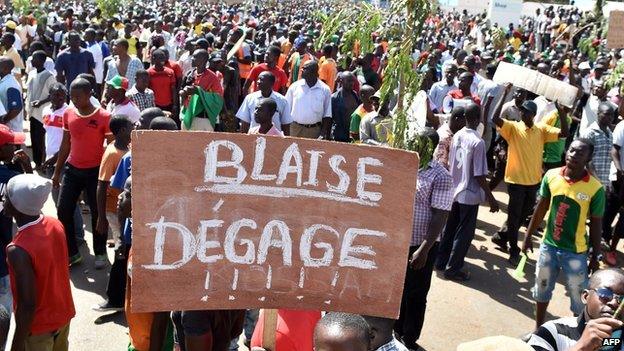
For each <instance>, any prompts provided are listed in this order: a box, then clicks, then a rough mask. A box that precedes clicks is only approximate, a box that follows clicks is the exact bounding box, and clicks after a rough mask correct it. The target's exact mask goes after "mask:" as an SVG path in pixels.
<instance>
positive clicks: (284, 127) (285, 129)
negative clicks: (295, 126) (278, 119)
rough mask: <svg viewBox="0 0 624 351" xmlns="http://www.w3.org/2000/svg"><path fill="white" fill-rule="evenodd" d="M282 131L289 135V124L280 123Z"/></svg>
mask: <svg viewBox="0 0 624 351" xmlns="http://www.w3.org/2000/svg"><path fill="white" fill-rule="evenodd" d="M282 132H283V133H284V135H285V136H289V135H290V124H282Z"/></svg>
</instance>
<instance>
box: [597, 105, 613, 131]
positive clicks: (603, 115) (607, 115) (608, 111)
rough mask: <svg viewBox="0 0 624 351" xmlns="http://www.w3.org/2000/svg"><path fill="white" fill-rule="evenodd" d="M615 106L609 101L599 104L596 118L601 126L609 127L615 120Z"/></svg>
mask: <svg viewBox="0 0 624 351" xmlns="http://www.w3.org/2000/svg"><path fill="white" fill-rule="evenodd" d="M615 112H616V108H615V106H614V105H613V104H612V103H610V102H607V101H603V102H601V103H600V104H599V105H598V113H597V118H596V120H597V121H598V125H600V126H601V127H608V126H609V125H611V124H613V122H614V121H615Z"/></svg>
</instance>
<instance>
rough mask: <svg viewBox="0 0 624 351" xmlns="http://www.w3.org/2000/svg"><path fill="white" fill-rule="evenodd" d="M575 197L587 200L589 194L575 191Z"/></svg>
mask: <svg viewBox="0 0 624 351" xmlns="http://www.w3.org/2000/svg"><path fill="white" fill-rule="evenodd" d="M576 198H577V199H579V200H581V201H589V195H587V194H585V193H577V194H576Z"/></svg>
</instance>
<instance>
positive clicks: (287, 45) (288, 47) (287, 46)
mask: <svg viewBox="0 0 624 351" xmlns="http://www.w3.org/2000/svg"><path fill="white" fill-rule="evenodd" d="M292 47H293V44H292V43H291V42H290V41H288V40H284V42H283V43H282V47H281V49H282V54H284V55H288V54H290V50H291V49H292Z"/></svg>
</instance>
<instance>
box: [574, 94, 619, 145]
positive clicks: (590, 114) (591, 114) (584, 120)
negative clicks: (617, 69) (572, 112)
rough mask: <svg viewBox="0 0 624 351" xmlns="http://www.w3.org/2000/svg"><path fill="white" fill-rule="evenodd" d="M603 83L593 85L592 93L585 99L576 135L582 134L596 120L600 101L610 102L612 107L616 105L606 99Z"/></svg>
mask: <svg viewBox="0 0 624 351" xmlns="http://www.w3.org/2000/svg"><path fill="white" fill-rule="evenodd" d="M603 84H604V83H602V84H596V85H594V87H593V89H592V94H591V95H590V96H589V99H588V100H587V104H586V105H585V107H584V108H583V116H582V117H581V123H580V124H579V129H578V135H581V134H583V133H584V132H585V131H586V130H587V129H589V126H591V125H592V124H593V123H594V122H596V120H597V116H598V106H600V103H601V102H608V103H609V104H612V105H613V106H614V108H616V109H617V106H616V105H615V104H614V103H612V102H611V101H608V100H607V90H606V89H605V88H604V85H603Z"/></svg>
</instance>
